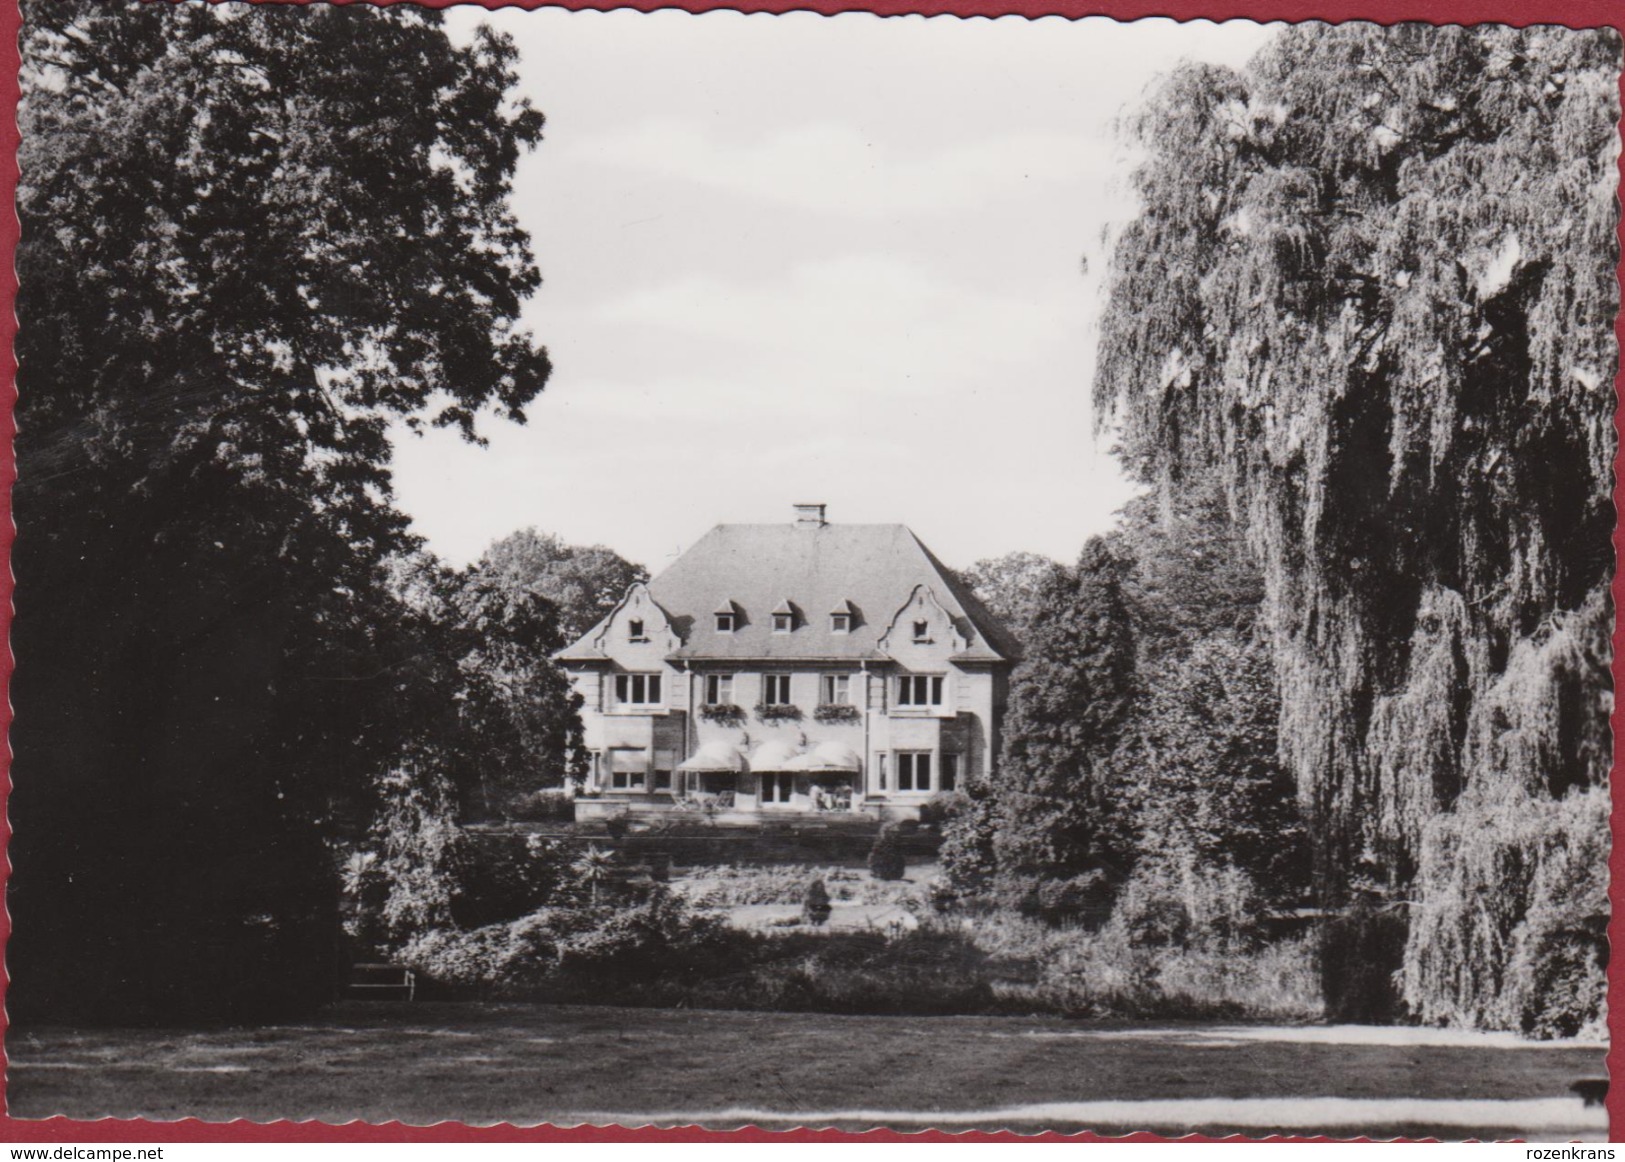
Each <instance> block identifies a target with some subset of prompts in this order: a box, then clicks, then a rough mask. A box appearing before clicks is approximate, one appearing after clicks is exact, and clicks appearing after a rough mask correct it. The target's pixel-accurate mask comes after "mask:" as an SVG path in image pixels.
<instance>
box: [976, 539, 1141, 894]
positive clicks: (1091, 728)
mask: <svg viewBox="0 0 1625 1162" xmlns="http://www.w3.org/2000/svg"><path fill="white" fill-rule="evenodd" d="M1123 573H1124V563H1123V562H1122V561H1121V560H1120V559H1119V558H1118V557H1117V556H1115V555H1114V554H1113V553H1112V551H1111V548H1110V546H1109V545H1108V544H1107V543H1106V542H1105V541H1104V540H1102V539H1101V538H1098V537H1097V538H1095V539H1094V540H1092V541H1090V542H1089V544H1088V545H1086V546H1085V548H1084V550H1083V554H1082V555H1081V557H1080V558H1079V560H1078V565H1077V568H1076V569H1075V570H1067V571H1062V572H1058V573H1055V574H1052V575H1050V576H1048V577H1046V578H1045V579H1044V581H1043V582H1042V583H1041V585H1040V586H1039V589H1038V592H1037V595H1036V597H1037V599H1036V602H1035V605H1036V609H1037V612H1036V614H1035V616H1034V618H1033V621H1032V624H1031V627H1030V632H1029V639H1028V642H1027V645H1026V648H1027V656H1026V660H1025V662H1024V663H1023V664H1022V666H1021V667H1020V669H1018V670H1017V672H1016V674H1015V676H1014V678H1013V679H1012V682H1011V692H1010V705H1009V710H1008V712H1007V713H1006V715H1005V723H1004V744H1003V747H1002V749H1001V752H1000V755H999V774H998V780H997V785H996V787H995V788H994V794H995V795H996V797H997V799H998V804H999V806H998V812H997V818H998V827H997V831H996V834H995V836H994V843H993V846H994V857H995V861H996V863H997V867H998V878H999V880H1000V881H1001V892H1004V893H1006V894H1013V895H1020V894H1022V893H1024V892H1025V891H1027V888H1028V887H1029V886H1030V885H1031V884H1032V883H1033V882H1034V881H1037V880H1053V879H1067V878H1070V877H1073V876H1076V875H1081V874H1083V873H1086V872H1090V871H1095V870H1099V869H1100V868H1101V866H1102V865H1103V864H1105V865H1108V866H1109V865H1111V864H1113V863H1116V862H1119V861H1121V860H1122V859H1123V842H1122V840H1123V837H1122V836H1121V834H1113V832H1114V830H1115V829H1114V827H1113V826H1112V824H1113V821H1115V820H1117V819H1119V818H1120V811H1119V805H1118V802H1117V797H1118V788H1117V787H1116V786H1115V783H1114V780H1113V778H1112V767H1111V761H1110V760H1111V756H1112V753H1113V751H1114V750H1115V749H1116V747H1117V745H1118V743H1119V741H1120V739H1121V734H1122V730H1123V727H1124V725H1125V723H1126V721H1127V719H1128V716H1129V711H1130V708H1131V704H1132V698H1133V680H1134V641H1133V635H1132V629H1131V624H1130V621H1129V615H1128V608H1127V605H1126V603H1125V601H1124V597H1123Z"/></svg>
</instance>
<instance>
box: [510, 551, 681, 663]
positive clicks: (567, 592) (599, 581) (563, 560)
mask: <svg viewBox="0 0 1625 1162" xmlns="http://www.w3.org/2000/svg"><path fill="white" fill-rule="evenodd" d="M479 568H480V571H481V572H482V573H484V574H485V575H487V576H490V577H493V578H497V577H500V578H502V583H503V584H505V585H506V586H508V587H510V588H513V589H516V590H523V591H524V592H527V593H531V594H534V595H535V596H538V597H543V598H546V599H547V600H548V601H550V602H552V603H553V605H554V607H555V608H556V609H557V610H558V619H559V633H560V635H561V636H562V637H563V639H564V644H566V645H568V644H569V643H570V642H573V641H574V640H575V639H576V638H578V637H580V636H581V635H582V634H584V633H586V632H587V631H588V630H589V629H591V628H592V627H593V626H594V625H596V624H598V622H599V621H600V620H602V619H603V617H604V616H605V615H606V614H608V613H609V611H610V610H612V609H614V608H615V604H616V602H618V601H620V599H621V598H622V597H624V596H625V595H626V590H627V587H628V586H630V585H631V584H632V583H633V582H635V581H647V580H648V579H649V570H647V569H645V568H644V567H643V566H642V565H634V564H633V563H632V562H630V561H628V560H626V559H625V558H624V557H622V556H621V555H620V554H619V553H617V552H615V550H613V549H609V548H605V547H604V546H603V545H568V544H565V543H564V541H563V540H562V539H560V538H559V537H557V536H554V535H553V534H552V533H542V532H537V531H536V530H535V529H534V528H529V529H521V530H519V531H518V532H516V533H510V534H509V535H507V536H505V537H503V538H502V539H501V540H499V541H497V542H495V543H494V544H492V545H491V547H490V548H489V549H487V550H485V553H484V554H483V555H482V556H481V557H480V562H479Z"/></svg>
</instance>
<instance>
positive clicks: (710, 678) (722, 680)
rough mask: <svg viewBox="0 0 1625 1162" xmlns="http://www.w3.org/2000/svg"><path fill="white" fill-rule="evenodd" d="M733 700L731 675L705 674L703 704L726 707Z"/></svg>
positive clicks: (732, 679)
mask: <svg viewBox="0 0 1625 1162" xmlns="http://www.w3.org/2000/svg"><path fill="white" fill-rule="evenodd" d="M733 700H734V676H733V675H732V674H707V675H706V676H705V704H706V705H707V706H728V705H731V704H732V703H733Z"/></svg>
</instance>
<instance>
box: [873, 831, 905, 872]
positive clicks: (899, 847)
mask: <svg viewBox="0 0 1625 1162" xmlns="http://www.w3.org/2000/svg"><path fill="white" fill-rule="evenodd" d="M907 871H908V861H907V859H906V858H904V856H903V844H902V837H901V835H900V834H899V833H898V831H897V830H896V828H895V825H893V824H890V823H888V824H886V826H884V827H882V828H881V829H880V834H879V835H877V836H875V845H874V846H873V847H871V848H870V849H869V874H870V875H871V876H873V877H874V878H875V879H877V880H900V879H902V878H903V875H904V873H905V872H907Z"/></svg>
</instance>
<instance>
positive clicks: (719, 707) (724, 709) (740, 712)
mask: <svg viewBox="0 0 1625 1162" xmlns="http://www.w3.org/2000/svg"><path fill="white" fill-rule="evenodd" d="M700 717H701V718H703V719H705V720H706V721H707V722H715V723H718V724H719V725H721V726H739V725H740V724H741V723H743V722H744V721H745V708H744V707H743V706H735V705H734V704H733V703H732V702H718V703H717V704H716V705H714V706H701V707H700Z"/></svg>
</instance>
